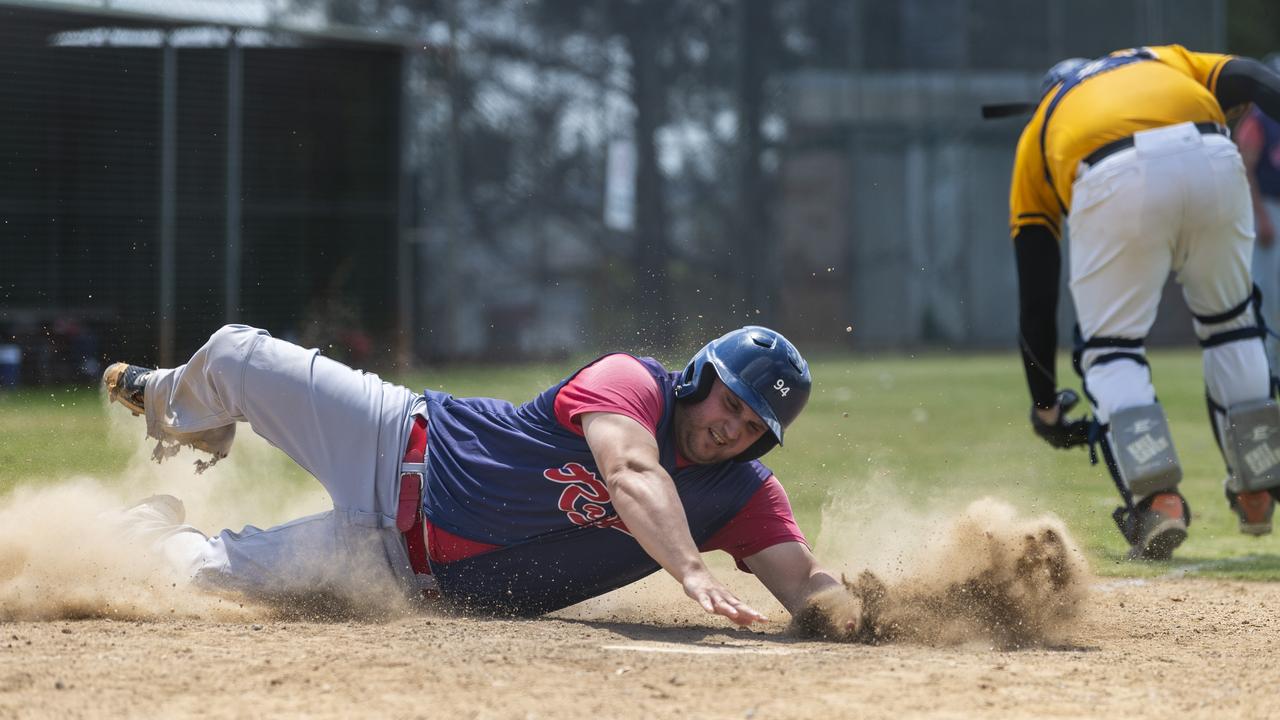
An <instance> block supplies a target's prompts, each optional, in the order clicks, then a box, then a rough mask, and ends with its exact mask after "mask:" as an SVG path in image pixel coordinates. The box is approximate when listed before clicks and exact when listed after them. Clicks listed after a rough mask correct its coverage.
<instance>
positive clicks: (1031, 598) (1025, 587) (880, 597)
mask: <svg viewBox="0 0 1280 720" xmlns="http://www.w3.org/2000/svg"><path fill="white" fill-rule="evenodd" d="M1088 584H1089V571H1088V567H1087V563H1086V562H1085V560H1084V556H1083V555H1082V554H1081V552H1080V550H1079V549H1078V547H1077V546H1076V544H1075V541H1074V540H1072V538H1071V537H1070V535H1069V534H1068V533H1067V530H1066V527H1065V526H1064V525H1063V524H1062V522H1061V521H1060V520H1058V519H1056V518H1053V517H1042V518H1035V519H1031V520H1026V519H1021V518H1018V517H1017V514H1016V511H1014V509H1013V508H1012V507H1011V506H1009V505H1008V504H1006V503H1003V502H1000V501H997V500H992V499H986V500H979V501H977V502H974V503H972V504H970V505H969V506H968V507H967V508H966V509H965V511H964V512H963V513H961V514H960V515H959V516H958V517H956V518H953V519H952V520H951V521H950V522H949V523H946V524H944V525H942V529H941V531H940V532H938V533H936V534H935V535H933V536H931V537H929V538H928V539H927V540H926V541H925V547H924V548H923V549H922V551H921V552H920V553H919V554H918V556H917V557H916V558H915V559H914V560H912V562H911V563H910V564H908V565H906V566H905V567H904V569H903V572H902V573H901V576H900V577H897V578H894V579H892V580H890V581H888V582H886V581H885V580H883V579H881V577H880V576H879V575H877V574H876V573H873V572H871V571H863V572H862V573H861V574H859V575H858V576H857V577H856V578H855V579H854V580H852V581H850V580H848V579H844V580H843V583H842V587H835V588H829V589H828V590H826V591H823V592H822V593H819V594H817V595H815V596H814V597H813V598H812V599H811V600H810V601H809V603H808V604H807V605H806V606H805V607H804V608H803V609H802V610H801V611H800V612H798V613H797V614H796V616H795V618H794V619H793V621H792V630H793V632H796V633H797V634H800V635H803V636H807V637H819V638H824V639H827V640H834V641H838V642H861V643H872V644H874V643H885V642H916V643H922V644H926V645H955V644H960V643H965V642H974V641H984V642H990V643H992V644H993V645H995V646H997V647H1000V648H1005V649H1012V648H1021V647H1033V646H1034V647H1045V646H1053V645H1055V644H1058V643H1060V642H1061V640H1062V638H1063V637H1064V636H1065V635H1066V634H1067V632H1068V631H1069V630H1070V629H1071V628H1072V627H1074V625H1075V622H1076V620H1077V618H1078V617H1079V615H1080V611H1081V609H1082V607H1081V606H1082V604H1083V601H1084V599H1085V597H1086V594H1087V588H1088Z"/></svg>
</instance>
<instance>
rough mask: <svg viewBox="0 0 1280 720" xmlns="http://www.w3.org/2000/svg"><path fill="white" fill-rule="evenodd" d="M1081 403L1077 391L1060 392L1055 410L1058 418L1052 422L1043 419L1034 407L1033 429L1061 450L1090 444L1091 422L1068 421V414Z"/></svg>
mask: <svg viewBox="0 0 1280 720" xmlns="http://www.w3.org/2000/svg"><path fill="white" fill-rule="evenodd" d="M1079 402H1080V396H1079V395H1076V393H1075V391H1073V390H1069V389H1068V390H1062V391H1060V392H1059V393H1058V404H1057V405H1056V406H1055V408H1053V409H1055V410H1057V413H1056V415H1057V417H1056V419H1054V420H1053V421H1052V422H1050V421H1048V420H1046V419H1045V418H1043V417H1042V416H1041V414H1040V412H1038V411H1037V410H1036V407H1035V406H1034V405H1032V406H1031V429H1032V430H1034V431H1035V433H1036V435H1039V436H1040V438H1041V439H1042V440H1044V441H1045V442H1047V443H1049V444H1050V445H1052V446H1054V447H1056V448H1059V449H1065V448H1072V447H1075V446H1077V445H1085V444H1087V443H1088V442H1089V421H1088V420H1081V419H1077V420H1068V419H1067V413H1068V412H1070V411H1071V409H1072V408H1074V407H1075V406H1076V404H1077V403H1079Z"/></svg>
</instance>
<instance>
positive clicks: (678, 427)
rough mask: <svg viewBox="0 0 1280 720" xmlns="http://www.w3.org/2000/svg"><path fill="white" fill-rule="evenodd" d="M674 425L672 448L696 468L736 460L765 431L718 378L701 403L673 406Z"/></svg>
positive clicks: (759, 422) (744, 405) (760, 422)
mask: <svg viewBox="0 0 1280 720" xmlns="http://www.w3.org/2000/svg"><path fill="white" fill-rule="evenodd" d="M674 422H675V433H676V447H677V448H678V449H679V450H680V454H681V455H683V456H684V458H685V459H686V460H688V461H689V462H692V463H695V464H698V465H710V464H712V463H718V462H722V461H724V460H728V459H730V458H733V457H736V456H738V455H739V454H741V453H742V452H743V451H745V450H746V449H747V448H749V447H751V445H752V443H754V442H755V441H756V440H759V439H760V437H761V436H762V435H764V434H765V433H766V432H768V428H767V427H766V426H765V424H764V421H763V420H761V419H760V416H759V415H757V414H756V411H755V410H752V409H751V408H750V407H749V406H748V405H747V404H746V403H744V402H742V400H741V398H739V397H738V396H737V395H734V394H733V391H731V390H730V389H729V388H727V387H725V385H724V383H722V382H720V378H716V379H715V381H714V382H713V383H712V385H711V392H710V393H708V394H707V397H706V399H705V400H703V401H702V402H700V403H697V404H693V405H690V404H687V403H682V404H680V405H677V406H676V413H675V418H674Z"/></svg>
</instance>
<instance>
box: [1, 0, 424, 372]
mask: <svg viewBox="0 0 1280 720" xmlns="http://www.w3.org/2000/svg"><path fill="white" fill-rule="evenodd" d="M283 7H284V6H283V5H282V4H281V3H277V2H266V1H264V2H247V1H241V2H213V1H210V0H203V1H202V0H169V1H166V2H159V1H156V0H147V1H142V0H138V1H134V2H130V1H127V0H100V1H98V2H90V1H88V0H84V1H80V2H75V1H66V0H63V1H58V2H42V1H39V0H20V1H17V2H14V1H11V0H0V103H2V104H3V111H2V112H0V249H2V252H3V256H2V257H0V331H3V333H4V334H5V335H8V336H11V337H13V338H15V339H16V340H17V341H18V343H19V344H21V345H22V346H23V349H24V351H25V354H26V355H27V360H28V361H27V362H25V363H24V368H25V373H27V375H28V379H29V380H57V379H69V378H71V377H75V376H77V375H83V376H88V375H90V374H92V370H93V369H94V368H93V366H94V365H95V360H94V358H100V357H103V356H107V357H121V358H129V359H131V360H133V361H135V362H151V363H162V364H169V363H171V362H173V360H174V358H180V357H185V355H187V354H189V353H190V352H191V351H193V350H194V349H195V348H196V347H198V345H199V344H200V343H201V342H202V340H203V339H204V338H205V337H207V336H208V333H209V332H210V331H211V330H212V329H215V328H216V327H217V326H218V325H219V324H221V323H222V322H224V321H244V322H250V323H254V324H261V325H263V326H267V327H271V328H273V329H275V331H276V332H278V333H281V334H287V335H292V336H295V337H298V338H300V339H304V340H306V341H308V342H309V343H312V344H328V343H337V344H338V347H336V348H335V354H337V355H339V356H341V355H343V354H344V352H345V353H349V354H356V353H360V352H362V351H367V350H368V349H370V348H367V347H366V346H367V345H368V344H369V343H384V344H390V343H391V342H393V338H394V337H395V336H396V331H397V329H398V326H397V323H398V321H403V320H404V318H403V317H402V313H401V311H403V309H404V303H403V302H402V298H401V297H399V295H398V293H397V288H398V285H397V282H396V280H397V278H396V276H395V272H394V270H395V268H397V267H398V263H397V259H398V255H399V254H400V253H401V252H403V248H402V247H401V246H400V240H401V238H402V237H404V233H403V232H401V230H402V229H403V228H404V226H405V225H406V223H407V222H408V221H407V220H406V217H407V215H406V213H407V209H406V207H405V203H404V201H403V200H402V197H403V192H404V182H403V180H402V178H403V175H404V169H403V162H404V153H403V152H402V147H403V145H404V141H403V139H402V127H403V122H402V118H401V112H402V110H403V109H404V108H403V105H404V103H403V97H402V96H403V94H404V90H403V85H404V82H403V77H402V73H403V68H404V65H405V54H406V48H410V47H413V43H412V42H411V41H410V40H409V39H408V38H406V37H403V36H397V35H395V34H394V33H390V32H373V31H371V30H360V29H356V28H350V27H345V26H342V25H340V24H337V23H332V22H330V21H328V20H327V19H326V18H325V17H324V16H323V14H321V13H318V12H314V11H313V12H310V13H301V12H295V14H292V15H288V14H284V12H285V11H284V10H283Z"/></svg>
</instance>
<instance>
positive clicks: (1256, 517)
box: [1227, 490, 1276, 536]
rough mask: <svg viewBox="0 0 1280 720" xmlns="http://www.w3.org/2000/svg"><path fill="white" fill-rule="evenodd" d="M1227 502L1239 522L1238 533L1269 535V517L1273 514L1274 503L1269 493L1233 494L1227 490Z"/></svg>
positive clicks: (1260, 491)
mask: <svg viewBox="0 0 1280 720" xmlns="http://www.w3.org/2000/svg"><path fill="white" fill-rule="evenodd" d="M1227 502H1228V503H1229V504H1230V505H1231V511H1232V512H1234V513H1235V514H1236V518H1237V519H1238V520H1239V521H1240V532H1242V533H1244V534H1245V535H1255V536H1256V535H1269V534H1270V533H1271V515H1272V514H1273V513H1275V510H1276V501H1275V499H1273V498H1272V497H1271V493H1270V492H1268V491H1266V490H1258V491H1256V492H1242V493H1233V492H1231V491H1230V490H1228V491H1227Z"/></svg>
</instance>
